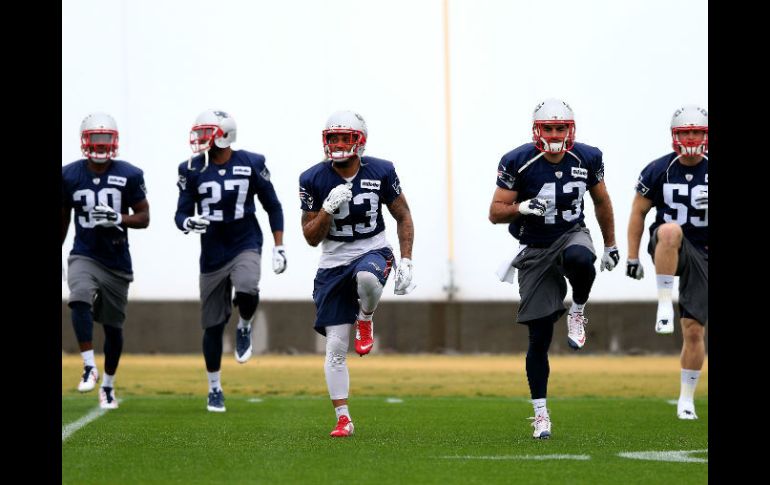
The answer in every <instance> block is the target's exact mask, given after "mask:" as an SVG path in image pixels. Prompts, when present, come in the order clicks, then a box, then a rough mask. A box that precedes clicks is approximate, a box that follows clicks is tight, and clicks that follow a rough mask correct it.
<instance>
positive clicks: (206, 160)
mask: <svg viewBox="0 0 770 485" xmlns="http://www.w3.org/2000/svg"><path fill="white" fill-rule="evenodd" d="M209 150H211V145H209V147H208V148H206V150H204V151H203V168H202V169H201V172H204V171H206V169H207V168H209ZM199 153H200V152H199ZM194 155H195V154H194V153H193V154H192V155H190V158H188V159H187V170H192V159H193V156H194Z"/></svg>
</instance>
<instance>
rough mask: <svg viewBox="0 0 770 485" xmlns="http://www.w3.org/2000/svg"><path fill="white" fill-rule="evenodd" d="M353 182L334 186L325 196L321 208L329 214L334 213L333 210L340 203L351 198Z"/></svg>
mask: <svg viewBox="0 0 770 485" xmlns="http://www.w3.org/2000/svg"><path fill="white" fill-rule="evenodd" d="M352 187H353V184H352V183H350V182H348V183H346V184H339V185H338V186H336V187H334V188H333V189H332V190H331V192H329V195H328V196H326V200H325V201H324V204H323V210H325V211H326V212H328V213H329V214H334V211H336V210H337V208H339V206H340V205H342V203H343V202H347V201H349V200H350V199H352V198H353V191H352V190H351V189H352Z"/></svg>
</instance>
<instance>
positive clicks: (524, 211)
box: [519, 199, 548, 217]
mask: <svg viewBox="0 0 770 485" xmlns="http://www.w3.org/2000/svg"><path fill="white" fill-rule="evenodd" d="M547 208H548V201H547V200H545V199H529V200H525V201H524V202H522V203H521V204H519V213H520V214H521V215H523V216H540V217H542V216H543V214H545V210H546V209H547Z"/></svg>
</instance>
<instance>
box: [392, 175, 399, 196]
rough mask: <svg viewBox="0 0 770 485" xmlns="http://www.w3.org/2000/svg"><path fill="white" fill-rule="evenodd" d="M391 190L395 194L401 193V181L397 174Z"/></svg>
mask: <svg viewBox="0 0 770 485" xmlns="http://www.w3.org/2000/svg"><path fill="white" fill-rule="evenodd" d="M391 187H393V192H395V193H396V195H401V181H400V180H399V179H398V176H396V181H395V182H393V185H391Z"/></svg>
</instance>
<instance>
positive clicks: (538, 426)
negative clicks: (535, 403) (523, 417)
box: [529, 416, 551, 440]
mask: <svg viewBox="0 0 770 485" xmlns="http://www.w3.org/2000/svg"><path fill="white" fill-rule="evenodd" d="M529 419H532V420H533V421H532V427H533V428H535V431H534V432H533V433H532V437H533V438H536V439H540V440H547V439H548V438H550V437H551V418H549V417H548V416H537V417H534V418H529Z"/></svg>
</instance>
